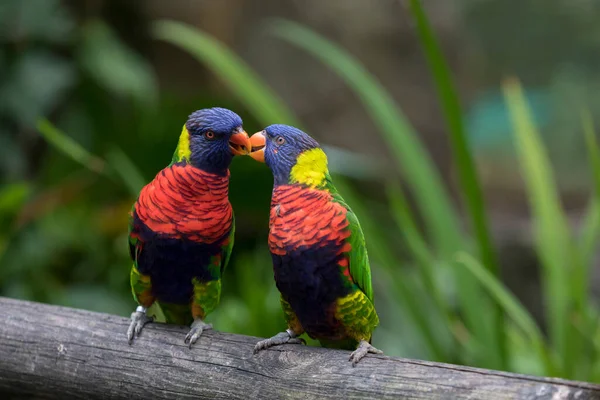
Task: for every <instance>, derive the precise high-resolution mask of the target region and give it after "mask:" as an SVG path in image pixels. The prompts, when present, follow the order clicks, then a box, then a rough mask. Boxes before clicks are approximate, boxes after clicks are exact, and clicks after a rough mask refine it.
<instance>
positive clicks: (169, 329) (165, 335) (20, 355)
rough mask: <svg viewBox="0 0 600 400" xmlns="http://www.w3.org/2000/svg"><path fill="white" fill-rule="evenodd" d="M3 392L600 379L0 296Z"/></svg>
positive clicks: (449, 394) (375, 390) (166, 395)
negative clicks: (132, 323)
mask: <svg viewBox="0 0 600 400" xmlns="http://www.w3.org/2000/svg"><path fill="white" fill-rule="evenodd" d="M0 310H1V311H0V398H2V399H7V398H48V399H66V398H68V399H92V398H102V399H106V398H114V399H117V398H118V399H120V398H124V399H130V400H133V399H144V400H148V399H173V398H203V399H248V398H256V399H280V398H302V399H313V398H314V399H329V398H336V399H337V398H339V399H342V398H343V399H375V398H406V399H413V398H427V399H467V398H468V399H517V398H518V399H549V400H550V399H577V400H587V399H600V385H594V384H590V383H584V382H574V381H567V380H561V379H549V378H540V377H533V376H525V375H517V374H510V373H505V372H498V371H489V370H483V369H477V368H469V367H462V366H457V365H449V364H439V363H432V362H426V361H418V360H409V359H401V358H395V357H385V356H374V355H368V356H367V357H366V358H365V359H363V360H362V361H361V362H360V364H358V366H357V367H356V368H352V367H351V365H350V363H349V362H348V355H349V352H345V351H337V350H327V349H322V348H314V347H307V346H300V345H286V346H279V347H275V348H272V349H269V350H266V351H262V352H260V353H259V354H258V355H253V354H252V349H253V346H254V344H255V343H256V341H257V338H253V337H248V336H241V335H233V334H228V333H221V332H217V331H212V330H211V331H207V332H205V333H203V335H202V337H201V338H200V339H199V341H198V342H197V343H196V344H195V345H194V347H193V348H192V349H191V350H190V349H189V348H188V346H187V345H185V344H184V342H183V338H184V336H185V334H186V332H187V328H186V327H180V326H173V325H164V324H149V325H147V326H146V328H145V329H144V332H143V333H142V336H141V337H140V338H139V339H136V340H135V341H134V343H133V344H132V345H128V344H127V340H126V336H125V332H126V331H127V327H128V324H129V321H128V319H127V318H123V317H119V316H115V315H107V314H100V313H95V312H89V311H84V310H77V309H72V308H66V307H57V306H51V305H45V304H40V303H33V302H27V301H19V300H12V299H7V298H1V297H0Z"/></svg>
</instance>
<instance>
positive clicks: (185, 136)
mask: <svg viewBox="0 0 600 400" xmlns="http://www.w3.org/2000/svg"><path fill="white" fill-rule="evenodd" d="M249 152H250V141H249V138H248V134H247V133H246V132H245V131H244V129H243V128H242V120H241V118H240V117H239V116H238V115H237V114H235V113H234V112H232V111H229V110H227V109H224V108H209V109H204V110H198V111H195V112H194V113H192V114H191V115H190V116H189V118H188V120H187V122H186V123H185V125H184V126H183V130H182V132H181V135H180V136H179V143H178V144H177V148H176V150H175V154H174V155H173V159H172V161H171V164H169V166H167V167H166V168H165V169H163V170H162V171H160V172H159V173H158V174H157V175H156V177H155V178H154V180H152V182H150V183H149V184H147V185H146V186H144V188H143V189H142V191H141V192H140V195H139V197H138V199H137V201H136V202H135V204H134V205H133V207H132V209H131V213H130V221H129V252H130V254H131V258H132V260H133V267H132V268H131V274H130V278H131V289H132V292H133V297H134V298H135V300H136V301H137V303H138V304H139V306H138V307H137V309H136V311H134V312H133V313H132V314H131V324H130V325H129V329H128V331H127V338H128V340H129V343H130V344H131V342H132V341H133V338H134V336H139V334H140V332H141V331H142V328H143V327H144V325H145V324H146V323H148V322H151V321H152V317H151V316H148V315H146V311H147V309H148V307H150V306H151V305H152V304H153V303H154V302H157V303H158V304H159V305H160V308H161V309H162V311H163V313H164V315H165V317H166V320H167V322H168V323H174V324H186V325H187V324H190V323H191V329H190V331H189V333H188V334H187V336H186V337H185V343H189V346H190V348H191V346H192V344H194V343H195V342H196V340H197V339H198V338H199V337H200V335H201V334H202V331H203V330H206V329H210V328H212V326H211V325H210V324H207V323H205V322H204V321H203V320H204V318H205V317H206V315H208V314H209V313H210V312H211V311H213V310H214V309H215V307H216V306H217V305H218V304H219V299H220V296H221V275H222V273H223V270H224V268H225V267H226V265H227V262H228V261H229V256H230V255H231V250H232V248H233V236H234V231H235V227H234V216H233V210H232V208H231V204H230V203H229V199H228V189H229V164H230V163H231V160H232V158H233V156H235V155H244V154H248V153H249Z"/></svg>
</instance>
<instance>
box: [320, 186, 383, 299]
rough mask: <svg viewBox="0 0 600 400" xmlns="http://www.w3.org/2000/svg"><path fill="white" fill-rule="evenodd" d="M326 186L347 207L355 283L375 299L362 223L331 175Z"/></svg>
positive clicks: (370, 297)
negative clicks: (334, 184) (336, 186)
mask: <svg viewBox="0 0 600 400" xmlns="http://www.w3.org/2000/svg"><path fill="white" fill-rule="evenodd" d="M326 179H327V183H326V187H327V189H328V190H329V192H330V193H331V195H332V196H333V199H334V201H336V202H337V203H339V204H341V205H342V206H343V207H344V208H345V209H346V219H347V220H348V228H349V229H350V237H349V238H348V239H347V242H348V243H350V246H351V250H350V253H349V257H350V260H349V268H350V275H351V276H352V279H353V280H354V283H356V285H357V286H358V287H359V288H360V290H362V291H363V293H364V294H365V295H367V297H368V298H369V300H371V301H373V287H372V285H371V267H370V266H369V257H368V255H367V246H366V242H365V235H364V234H363V231H362V228H361V227H360V223H359V222H358V218H357V217H356V214H354V212H353V211H352V209H351V208H350V206H348V204H347V203H346V201H345V200H344V199H343V198H342V196H341V195H340V194H339V193H338V191H337V189H336V188H335V186H333V183H332V182H331V177H330V176H329V175H327V178H326Z"/></svg>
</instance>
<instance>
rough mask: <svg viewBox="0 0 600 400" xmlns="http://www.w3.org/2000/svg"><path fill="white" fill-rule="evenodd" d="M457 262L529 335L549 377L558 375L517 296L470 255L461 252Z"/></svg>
mask: <svg viewBox="0 0 600 400" xmlns="http://www.w3.org/2000/svg"><path fill="white" fill-rule="evenodd" d="M457 260H458V261H459V262H460V263H461V264H462V265H464V266H465V267H466V269H467V270H468V271H469V272H470V273H472V274H473V276H474V277H475V278H477V280H479V282H481V284H482V285H483V286H485V287H486V288H487V290H488V292H489V293H490V294H491V295H492V296H493V297H494V298H495V299H496V301H497V302H498V304H499V305H500V306H502V308H503V309H504V311H505V312H506V314H507V315H508V316H509V317H510V318H511V319H512V320H513V321H514V322H515V324H517V326H518V327H519V328H520V329H521V330H522V331H523V332H524V333H525V334H526V335H527V337H528V339H529V341H530V343H531V345H532V346H533V347H534V349H535V350H536V352H537V354H538V356H539V360H540V362H542V363H543V364H544V366H545V374H546V375H549V376H554V375H556V373H557V370H556V368H555V367H554V364H553V361H552V359H551V357H550V354H549V353H548V350H547V348H546V345H545V341H544V337H543V335H542V333H541V332H540V330H539V328H538V326H537V325H536V323H535V321H534V320H533V318H532V317H531V315H529V313H528V312H527V310H526V309H525V308H524V307H523V306H522V305H521V304H520V303H519V301H518V300H517V299H516V298H515V296H514V295H512V294H511V293H510V292H509V291H508V290H506V289H505V288H504V286H503V285H502V283H501V282H499V281H498V280H497V278H495V277H494V276H493V275H492V274H491V273H490V272H488V271H487V270H486V268H485V267H484V266H483V265H481V263H479V261H477V260H476V259H475V258H473V257H472V256H470V255H469V254H467V253H464V252H461V253H459V254H458V255H457Z"/></svg>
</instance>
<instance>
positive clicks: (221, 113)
mask: <svg viewBox="0 0 600 400" xmlns="http://www.w3.org/2000/svg"><path fill="white" fill-rule="evenodd" d="M250 148H251V146H250V140H249V138H248V134H247V133H246V131H244V128H243V127H242V119H241V118H240V116H239V115H237V114H236V113H234V112H233V111H230V110H228V109H226V108H219V107H215V108H205V109H203V110H198V111H194V112H193V113H192V114H191V115H190V116H189V118H188V120H187V122H186V123H185V125H184V126H183V130H182V132H181V136H179V143H178V144H177V149H176V150H175V154H174V155H173V162H186V163H188V164H191V165H193V166H194V167H197V168H200V169H202V170H203V171H206V172H212V173H216V174H221V175H224V174H226V173H227V169H228V168H229V164H230V163H231V159H232V158H233V156H236V155H245V154H248V153H249V152H250Z"/></svg>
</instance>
